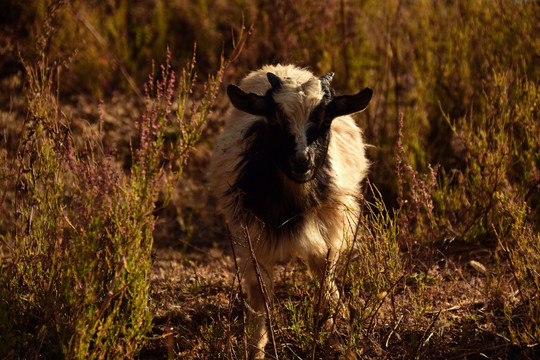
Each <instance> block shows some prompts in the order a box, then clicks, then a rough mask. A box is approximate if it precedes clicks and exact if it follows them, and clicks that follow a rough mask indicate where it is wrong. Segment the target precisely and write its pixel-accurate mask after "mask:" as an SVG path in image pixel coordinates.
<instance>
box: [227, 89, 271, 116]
mask: <svg viewBox="0 0 540 360" xmlns="http://www.w3.org/2000/svg"><path fill="white" fill-rule="evenodd" d="M227 95H229V99H230V100H231V103H232V104H233V105H234V107H235V108H237V109H238V110H242V111H245V112H247V113H248V114H252V115H265V114H266V112H267V111H266V100H265V99H264V96H260V95H257V94H254V93H249V94H248V93H246V92H245V91H244V90H242V89H240V88H239V87H238V86H236V85H233V84H230V85H229V86H227Z"/></svg>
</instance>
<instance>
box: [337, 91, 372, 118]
mask: <svg viewBox="0 0 540 360" xmlns="http://www.w3.org/2000/svg"><path fill="white" fill-rule="evenodd" d="M372 95H373V90H371V89H370V88H365V89H364V90H362V91H360V92H359V93H358V94H356V95H341V96H336V97H335V98H334V99H332V101H331V102H330V103H329V104H328V105H327V106H326V118H328V119H333V118H336V117H338V116H343V115H349V114H352V113H355V112H358V111H361V110H364V109H365V108H366V107H367V106H368V104H369V101H370V100H371V96H372Z"/></svg>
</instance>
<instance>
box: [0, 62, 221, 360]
mask: <svg viewBox="0 0 540 360" xmlns="http://www.w3.org/2000/svg"><path fill="white" fill-rule="evenodd" d="M169 59H170V54H169V55H168V58H167V61H166V63H165V64H164V65H162V66H161V67H160V69H161V74H160V76H159V77H158V78H155V77H154V75H153V74H152V75H151V76H150V78H149V81H148V82H147V84H146V86H145V103H146V110H145V111H144V113H143V115H142V116H141V118H140V121H139V122H138V125H139V138H138V139H137V141H135V142H134V143H136V144H137V145H136V147H133V148H132V166H131V169H130V170H129V172H128V173H124V172H123V171H122V170H121V169H119V168H118V166H117V165H116V163H115V161H114V152H111V151H109V150H107V147H106V145H105V144H104V143H103V133H102V123H103V113H102V116H101V117H100V120H99V124H98V130H97V131H94V132H91V133H90V134H89V135H88V136H86V137H84V138H83V139H82V142H80V144H79V145H77V144H75V141H74V139H73V136H72V133H71V130H70V119H69V118H68V117H67V116H66V115H65V114H64V113H63V112H62V111H61V106H60V102H59V98H58V92H59V90H58V85H59V83H60V76H59V67H58V66H51V65H50V63H49V62H48V60H47V58H46V56H45V55H44V53H43V52H42V57H41V60H40V61H39V62H38V63H36V64H26V65H25V68H26V73H27V77H28V87H27V94H28V99H27V106H28V117H27V119H26V121H25V124H24V129H23V133H22V138H21V145H20V150H19V152H18V153H17V155H16V159H15V161H14V163H13V169H14V170H15V173H16V180H15V181H14V182H13V183H12V185H13V186H14V187H15V188H16V196H15V199H16V200H15V203H14V204H13V205H14V209H10V210H11V211H17V214H18V215H17V221H16V224H15V230H14V232H13V233H7V234H6V235H5V236H4V237H3V239H2V240H3V241H4V242H5V243H6V248H5V249H7V250H6V254H4V255H5V256H4V255H3V256H2V263H1V268H0V270H1V277H0V282H1V285H2V286H1V290H0V301H1V307H2V309H3V311H2V315H1V317H2V319H1V320H2V325H1V326H0V337H1V338H2V341H3V345H4V346H2V348H1V350H0V354H1V355H2V357H6V356H7V357H22V358H30V357H38V356H45V357H47V358H53V357H54V358H56V357H64V358H70V359H100V358H130V357H133V356H134V354H135V353H136V352H137V350H138V349H139V348H140V346H141V344H142V342H143V336H144V334H145V333H147V332H148V330H149V329H150V325H151V320H152V315H151V313H150V308H149V304H148V301H149V298H148V291H149V273H150V269H151V266H152V261H151V256H150V254H151V249H152V243H153V231H154V227H155V220H156V218H155V215H154V211H155V208H156V203H157V200H158V197H159V196H160V189H161V184H162V183H164V182H165V183H167V184H168V187H167V189H168V191H166V193H165V194H164V195H163V197H164V199H165V200H164V203H166V202H167V201H168V199H169V198H170V197H171V193H172V189H173V187H174V184H175V183H176V181H177V180H178V179H179V177H180V175H181V173H182V169H183V167H184V165H185V164H186V161H187V158H188V155H189V151H190V150H191V149H192V148H193V146H194V144H195V143H196V141H197V140H198V138H199V137H200V134H201V131H202V128H203V126H204V124H205V122H206V118H207V116H208V114H209V113H210V109H211V107H212V105H213V102H214V100H215V98H216V94H217V91H218V89H219V84H220V83H221V80H222V76H223V71H224V68H225V66H226V62H225V59H224V58H222V63H221V67H220V69H219V71H218V72H217V74H216V75H214V76H211V77H210V80H209V81H208V82H207V83H206V84H204V85H203V94H202V100H201V101H194V100H192V99H191V96H192V92H193V89H194V87H195V83H196V73H195V55H194V57H193V59H192V61H191V62H190V63H189V64H188V65H187V66H186V68H185V69H184V70H183V72H182V74H181V77H180V84H181V85H180V88H179V89H178V100H175V96H176V92H177V90H176V89H177V87H176V75H175V73H174V71H172V69H171V65H170V61H169ZM188 99H189V100H190V102H191V104H192V105H190V106H191V107H190V108H189V113H188V112H186V111H185V110H186V107H187V106H188V105H187V103H188ZM175 101H176V103H175ZM173 106H178V108H177V112H176V113H175V112H174V111H173ZM171 134H174V136H172V137H173V140H170V141H168V138H169V137H171ZM175 161H177V163H175ZM10 170H12V169H11V168H9V167H5V166H4V165H3V167H2V174H1V175H2V178H3V179H4V178H5V176H6V175H7V173H8V172H9V171H10ZM6 182H7V183H10V182H9V181H8V180H6ZM10 185H11V184H10ZM6 188H7V187H6ZM3 250H4V249H3Z"/></svg>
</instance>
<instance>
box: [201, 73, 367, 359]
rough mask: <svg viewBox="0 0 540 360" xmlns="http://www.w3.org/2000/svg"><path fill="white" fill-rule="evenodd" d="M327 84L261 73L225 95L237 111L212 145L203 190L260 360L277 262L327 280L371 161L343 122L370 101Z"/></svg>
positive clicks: (327, 78)
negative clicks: (236, 271)
mask: <svg viewBox="0 0 540 360" xmlns="http://www.w3.org/2000/svg"><path fill="white" fill-rule="evenodd" d="M333 76H334V74H333V73H328V74H326V75H324V76H322V77H320V78H317V77H315V76H314V75H313V74H312V73H311V72H310V71H308V70H305V69H301V68H298V67H296V66H293V65H275V66H270V65H268V66H265V67H263V68H261V69H260V70H258V71H255V72H252V73H250V74H249V75H248V76H247V77H245V78H244V79H243V80H242V81H241V83H240V87H238V86H235V85H232V84H231V85H229V86H228V88H227V94H228V96H229V99H230V101H231V103H232V104H233V105H234V108H233V109H232V111H231V113H230V116H229V118H228V120H227V121H226V123H225V128H224V131H223V133H222V134H221V136H220V137H219V138H218V139H217V141H216V143H215V147H214V152H213V155H212V160H211V164H210V170H209V183H210V188H211V190H212V191H213V193H214V194H215V196H216V198H217V201H218V207H219V208H220V209H221V211H222V212H223V214H224V216H225V219H226V221H227V222H228V223H229V225H230V230H231V235H232V236H233V241H234V245H235V249H238V253H239V255H240V258H241V259H242V260H243V263H242V264H244V267H245V281H246V289H247V294H248V302H249V304H250V306H251V308H252V309H253V310H254V311H255V312H256V316H255V318H254V320H253V319H252V322H253V323H254V325H255V332H254V334H253V336H252V338H251V340H250V347H251V350H250V353H251V356H252V357H254V358H257V359H258V358H263V357H264V347H265V345H266V344H267V342H268V330H267V327H266V317H265V314H264V311H265V294H263V289H264V288H266V292H267V294H269V296H272V286H273V285H272V275H273V268H274V265H275V263H276V262H278V261H285V260H288V259H289V258H291V257H293V256H295V255H298V256H299V257H300V258H302V259H303V260H304V261H305V262H306V263H307V265H308V267H309V269H310V271H311V273H313V274H314V275H315V276H317V277H318V278H320V279H321V281H329V280H327V279H326V278H327V277H326V275H325V273H326V272H327V269H328V266H332V265H333V264H334V263H335V261H336V260H337V256H338V255H339V253H340V251H341V250H342V249H343V248H344V246H346V245H344V239H346V237H347V234H350V232H351V230H352V229H354V227H355V224H356V219H357V217H356V216H357V212H358V200H357V196H358V195H359V192H360V182H361V181H362V179H363V178H364V177H365V174H366V172H367V169H368V161H367V159H366V157H365V151H364V143H363V141H362V132H361V130H360V129H359V128H358V126H357V125H356V124H355V122H354V120H353V118H352V117H351V116H348V115H349V114H352V113H354V112H357V111H361V110H363V109H365V108H366V107H367V105H368V103H369V101H370V100H371V96H372V93H373V92H372V90H371V89H369V88H365V89H364V90H362V91H360V92H359V93H358V94H356V95H342V96H336V95H335V92H334V90H333V89H332V88H331V87H330V82H331V81H332V78H333ZM248 241H249V244H248ZM251 242H252V243H251ZM251 245H252V248H251V249H250V247H251ZM252 257H254V258H256V261H257V264H258V268H259V269H261V271H260V272H259V271H257V270H258V269H257V265H256V264H255V262H251V261H250V260H251V258H252ZM257 273H259V274H257ZM259 276H260V277H262V279H259ZM259 280H262V281H263V282H264V288H263V287H261V286H260V283H259ZM328 286H329V287H327V289H329V290H328V294H327V295H325V296H330V297H332V298H336V297H338V296H339V295H338V293H337V289H336V287H335V285H334V284H333V282H331V281H329V283H328Z"/></svg>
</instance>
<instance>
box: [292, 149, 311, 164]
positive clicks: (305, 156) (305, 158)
mask: <svg viewBox="0 0 540 360" xmlns="http://www.w3.org/2000/svg"><path fill="white" fill-rule="evenodd" d="M295 161H296V162H297V163H299V164H307V163H308V162H309V153H308V152H307V151H298V152H297V153H296V155H295Z"/></svg>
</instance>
